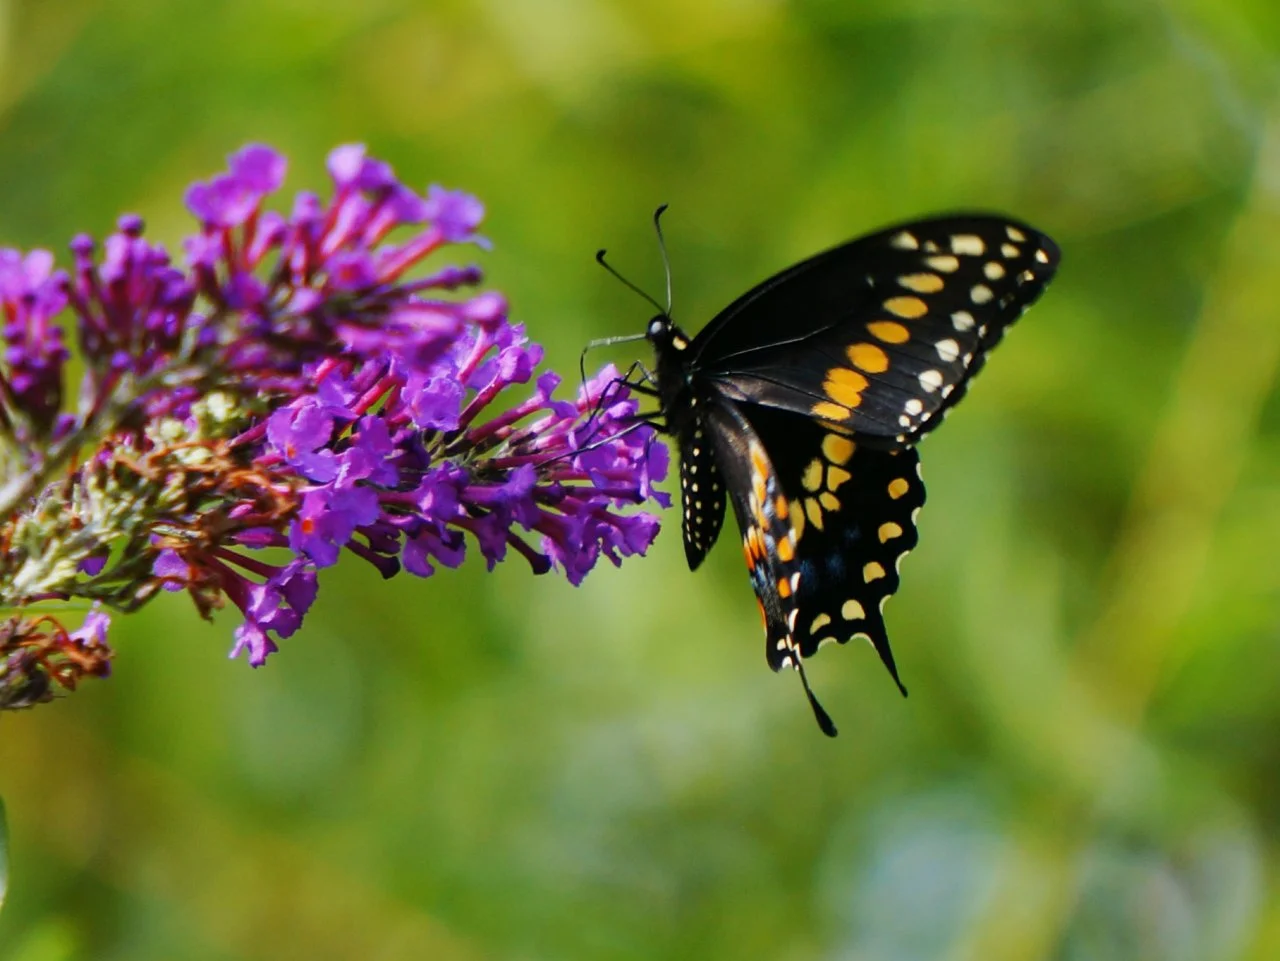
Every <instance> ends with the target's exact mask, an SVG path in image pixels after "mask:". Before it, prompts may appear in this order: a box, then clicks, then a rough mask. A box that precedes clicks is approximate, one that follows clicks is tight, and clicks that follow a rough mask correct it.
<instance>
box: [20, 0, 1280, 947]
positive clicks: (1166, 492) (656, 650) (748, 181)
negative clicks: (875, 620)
mask: <svg viewBox="0 0 1280 961" xmlns="http://www.w3.org/2000/svg"><path fill="white" fill-rule="evenodd" d="M0 68H2V72H0V242H2V243H5V244H13V245H19V246H24V247H27V246H44V247H53V248H56V249H58V250H60V251H61V250H65V243H66V241H67V240H68V239H69V238H70V236H71V235H72V234H73V233H74V232H76V231H79V230H88V231H92V232H94V233H96V234H99V235H101V234H102V233H104V232H106V231H107V230H108V229H110V226H111V224H112V223H113V221H114V218H115V217H116V215H117V214H119V213H121V212H123V211H137V212H140V213H142V214H143V215H144V216H145V217H146V218H147V220H148V222H149V224H150V225H151V230H152V233H153V234H154V235H156V236H158V237H160V238H162V239H163V240H165V241H166V242H168V243H170V244H176V242H177V241H178V239H179V238H180V237H181V236H182V235H183V234H184V233H185V232H186V231H188V230H189V229H190V224H189V221H188V219H187V217H186V214H185V213H184V211H183V208H182V205H181V195H182V191H183V189H184V187H185V185H186V184H187V183H188V182H190V181H191V180H193V179H196V178H199V177H204V176H207V175H209V174H210V173H212V172H214V171H216V170H218V169H220V168H221V166H222V164H223V159H224V157H225V155H226V154H227V153H229V152H231V151H232V150H234V149H235V148H237V147H239V146H240V145H241V144H243V143H245V142H246V141H250V140H266V141H268V142H270V143H272V144H274V145H275V146H277V147H279V148H281V149H282V150H284V151H285V152H286V153H287V154H288V155H289V157H290V158H291V161H292V166H291V172H290V181H289V187H290V188H291V189H297V188H303V187H322V186H323V185H324V183H325V180H324V179H323V161H324V156H325V154H326V152H327V151H328V150H329V149H330V148H331V147H333V146H334V145H336V144H338V143H342V142H348V141H353V140H358V141H363V142H365V143H367V144H368V145H369V146H370V148H371V149H372V150H373V151H374V153H375V154H377V155H379V156H381V157H384V158H386V159H387V160H389V161H391V162H392V163H393V164H394V166H395V167H396V169H397V171H398V172H399V173H400V174H401V175H402V176H403V177H404V179H405V180H406V181H407V182H409V183H413V184H417V185H419V186H424V185H425V184H426V183H427V182H429V181H436V182H440V183H443V184H445V185H447V186H454V187H465V188H467V189H469V190H472V191H474V192H476V193H477V194H479V195H480V196H481V197H482V198H483V199H484V200H485V201H486V202H487V203H488V205H489V209H490V216H489V219H488V221H487V224H486V227H485V233H486V234H487V235H488V236H489V237H491V238H492V239H493V241H494V242H495V249H494V250H493V251H492V252H491V253H488V254H484V255H483V258H482V263H483V264H484V265H485V266H486V268H487V270H488V272H489V276H490V280H491V282H492V284H493V285H494V286H496V287H498V288H500V289H502V290H504V291H505V292H506V293H507V294H508V295H509V296H510V298H511V301H512V303H513V305H514V314H515V316H516V317H517V319H520V320H523V321H526V322H527V323H528V325H529V327H530V329H531V332H532V333H533V335H534V336H535V338H537V339H539V340H541V341H542V342H544V343H545V344H546V345H547V347H548V361H549V363H550V364H551V365H552V366H554V367H556V368H557V369H559V370H561V371H563V372H566V373H568V372H571V371H573V369H574V367H575V365H576V361H577V356H578V350H579V349H580V347H581V345H582V344H583V343H584V342H585V341H586V340H587V339H589V338H591V337H594V336H601V335H609V334H623V333H630V332H636V331H639V330H640V329H641V328H642V325H643V323H644V322H645V320H646V319H647V317H648V309H647V308H646V307H645V305H644V304H643V303H641V302H640V301H639V300H638V299H637V298H635V297H634V296H633V295H630V294H628V293H627V292H626V291H625V290H623V289H622V288H621V287H620V286H619V285H618V284H617V283H615V282H614V281H612V280H610V279H609V278H608V277H607V276H605V274H604V273H603V272H602V271H601V270H600V269H599V268H598V267H596V266H595V264H594V263H593V262H592V254H593V253H594V252H595V250H596V248H597V247H601V246H608V247H609V248H610V250H611V252H612V254H613V259H614V261H615V263H616V264H617V265H618V266H619V268H620V269H622V270H623V271H624V272H626V273H628V274H629V275H630V276H632V277H634V278H635V279H636V280H637V281H638V282H640V283H642V284H643V285H645V286H648V287H649V288H650V289H655V290H656V289H658V288H659V287H660V283H661V280H660V268H659V266H658V257H657V251H656V249H655V245H654V242H653V237H652V234H651V230H650V225H649V215H650V213H651V211H652V209H653V207H654V206H655V205H656V204H657V203H659V202H662V201H666V202H669V203H670V204H671V211H670V215H669V217H668V220H667V224H666V226H667V230H668V237H669V244H670V249H671V257H672V261H673V264H674V271H675V285H676V286H675V301H676V316H677V319H678V320H680V321H681V322H682V323H684V324H686V326H688V327H689V328H691V329H697V328H698V327H699V326H701V324H702V323H703V322H704V320H705V319H706V318H708V317H709V316H710V315H711V314H712V313H713V312H714V311H715V310H716V309H718V308H719V307H720V306H722V305H723V304H725V303H727V302H728V301H729V300H730V299H731V298H732V297H734V296H736V295H737V294H738V293H739V292H741V291H742V290H744V289H745V288H746V287H747V286H748V285H750V284H752V283H754V282H755V281H757V280H759V279H761V278H762V277H763V276H764V275H766V274H767V273H769V272H771V271H773V270H775V269H777V268H780V267H782V266H784V265H786V264H788V263H790V262H791V261H793V260H795V259H798V258H800V257H802V256H804V255H806V254H809V253H811V252H813V251H815V250H818V249H820V248H822V247H825V246H827V245H830V244H833V243H835V242H838V241H840V240H842V239H845V238H847V237H849V236H852V235H854V234H857V233H861V232H863V231H865V230H869V229H871V228H873V227H875V226H878V225H881V224H883V223H886V222H889V221H893V220H898V219H902V218H906V217H911V216H916V215H921V214H924V213H928V212H935V211H940V210H946V209H953V208H957V207H965V208H993V209H997V210H1003V211H1007V212H1009V213H1012V214H1014V215H1016V216H1018V217H1021V218H1025V219H1026V220H1028V221H1030V222H1031V223H1033V224H1035V225H1036V226H1038V227H1040V228H1042V229H1044V230H1045V231H1047V232H1048V233H1050V234H1051V235H1052V236H1054V237H1055V238H1056V239H1057V240H1058V241H1059V243H1060V244H1061V246H1062V248H1063V251H1064V263H1063V268H1062V271H1061V274H1060V276H1059V279H1058V281H1057V282H1056V283H1055V284H1054V286H1052V287H1051V288H1050V290H1049V292H1048V294H1047V295H1046V297H1045V300H1044V301H1043V303H1042V304H1041V305H1040V306H1038V307H1037V308H1036V309H1035V310H1033V311H1032V313H1031V314H1029V315H1028V316H1027V318H1025V319H1024V320H1023V322H1022V323H1021V324H1020V325H1019V327H1018V328H1017V329H1016V330H1015V332H1014V333H1013V335H1012V336H1011V337H1010V338H1009V340H1008V341H1007V343H1006V344H1005V345H1004V346H1002V347H1001V348H1000V350H999V351H998V353H997V354H996V356H995V357H994V358H993V359H992V362H991V364H990V366H989V368H988V370H987V372H986V373H984V374H983V376H982V378H981V379H980V381H979V383H978V384H977V386H976V388H975V390H974V391H973V393H972V395H971V396H970V397H969V399H967V400H966V401H965V403H964V404H963V405H962V409H961V410H960V411H959V413H958V414H956V415H955V416H954V417H952V418H950V419H949V421H948V423H947V425H946V427H945V428H944V429H942V430H941V431H939V432H938V433H937V435H936V436H934V437H931V438H930V439H929V440H928V441H927V442H926V444H925V445H924V451H923V453H924V467H925V477H926V479H927V481H928V483H929V497H930V500H929V505H928V506H927V507H926V509H925V511H924V514H923V515H922V518H921V535H922V538H921V544H920V547H919V549H918V550H917V551H916V552H915V553H914V554H913V555H912V556H911V558H909V559H908V561H907V562H906V564H905V565H904V584H903V588H902V590H901V592H900V594H899V595H898V597H897V598H896V600H895V601H894V602H892V603H891V604H890V605H889V608H888V620H889V627H890V632H891V635H892V637H893V639H894V643H895V647H896V650H897V652H898V663H899V665H900V667H901V669H902V671H903V676H904V678H905V680H906V683H907V684H908V686H909V687H910V688H911V691H912V696H911V698H910V699H909V700H907V701H903V700H902V699H901V698H900V697H899V696H898V695H897V694H896V692H895V690H894V688H893V685H892V684H891V683H890V681H889V679H888V678H887V677H886V676H885V674H884V671H883V669H882V668H881V667H880V666H879V664H878V663H877V662H876V659H875V657H874V655H873V653H872V652H871V651H870V649H869V648H868V647H867V646H866V645H861V644H857V645H852V646H850V647H848V648H844V649H838V650H836V651H832V652H828V653H825V654H824V655H823V656H822V657H820V658H818V659H817V660H815V661H814V662H813V664H812V670H811V674H810V676H811V678H812V679H813V681H814V683H815V686H816V687H817V689H818V691H819V692H820V694H821V696H822V698H823V700H824V702H825V703H826V705H827V707H828V709H829V710H830V711H831V713H832V714H833V715H834V717H835V719H836V721H837V722H838V724H839V725H840V728H841V731H842V732H843V733H842V735H841V737H840V738H839V739H838V740H836V741H834V742H831V741H828V740H827V739H825V738H823V737H822V736H821V735H820V734H819V732H818V731H817V730H816V728H815V727H814V724H813V719H812V717H811V716H810V714H809V711H808V708H807V707H806V706H805V704H804V702H803V699H802V697H801V695H800V691H799V685H798V684H796V683H795V678H794V677H791V676H789V675H788V676H782V677H775V676H773V675H772V674H770V672H769V671H768V669H767V668H766V666H765V663H764V657H763V650H762V647H763V643H762V639H761V637H760V629H759V623H758V619H757V614H756V608H755V604H754V603H753V602H752V600H751V594H750V589H749V586H748V584H747V579H746V576H745V573H744V571H743V569H742V561H741V557H740V554H739V552H738V551H737V550H736V549H735V548H734V546H733V544H732V541H733V540H734V539H733V538H732V537H730V538H729V541H730V542H731V543H730V544H729V545H728V546H725V547H722V548H721V549H720V550H718V551H716V552H715V553H714V554H713V556H712V557H711V559H710V563H709V564H708V565H707V567H706V569H704V570H702V571H700V572H699V573H698V574H697V575H690V574H689V572H688V571H687V570H685V569H684V561H683V554H682V550H681V547H680V543H679V534H678V529H679V526H678V516H677V514H676V512H675V511H671V512H669V513H668V515H667V517H666V524H667V526H666V529H665V530H664V532H663V534H662V536H661V537H660V538H659V541H658V543H657V545H656V547H655V548H654V550H653V551H652V552H651V553H650V556H649V557H648V558H646V559H637V560H634V561H632V562H630V563H628V564H626V565H625V566H624V567H623V568H622V569H621V570H614V569H612V568H608V569H601V570H599V571H598V572H597V573H595V574H593V575H592V576H591V577H590V578H588V580H587V582H586V583H585V585H584V586H582V587H581V588H578V589H574V588H571V587H569V586H568V585H567V584H566V583H565V582H564V581H563V580H562V579H558V578H556V577H554V576H551V577H544V578H534V577H532V576H531V575H530V574H529V572H528V569H527V568H526V567H524V566H523V565H522V563H521V562H520V561H518V560H516V561H513V562H512V563H510V564H507V565H504V566H502V567H501V568H500V569H499V570H497V571H495V572H494V573H493V574H486V573H485V571H484V569H483V565H482V564H479V563H474V562H472V563H469V564H468V566H467V567H466V568H465V569H463V570H460V571H456V572H450V571H445V572H443V573H441V574H439V575H438V576H436V577H434V578H432V579H430V580H427V581H420V580H415V579H413V578H410V577H407V576H404V577H401V578H398V579H396V580H395V581H394V582H392V583H390V584H384V583H381V582H380V581H379V580H378V579H377V577H376V576H375V574H374V572H373V571H372V570H371V569H369V568H368V567H367V566H365V565H362V564H360V563H352V564H347V565H345V566H342V567H340V568H338V569H336V570H330V571H327V572H326V576H325V577H324V578H323V580H322V588H323V589H322V592H321V600H320V603H319V605H318V607H317V609H316V610H315V611H314V612H313V613H312V614H311V615H310V617H309V619H308V621H307V625H306V630H305V631H304V632H303V633H302V634H301V635H300V636H297V637H295V638H293V639H291V640H289V641H287V642H285V644H284V649H283V652H282V653H281V654H279V655H278V656H277V657H275V658H273V659H272V661H271V662H270V664H269V665H268V666H267V667H266V668H264V669H262V670H259V671H252V670H250V669H248V668H247V667H246V666H245V665H244V664H243V662H237V663H233V662H229V661H228V660H227V659H226V652H227V650H228V648H229V645H230V633H231V629H232V627H233V624H234V620H233V619H229V618H227V619H223V620H222V621H221V622H220V623H218V624H216V625H214V626H209V625H206V624H204V623H203V622H201V621H199V620H198V619H197V618H196V616H195V614H194V612H193V610H192V609H191V607H190V605H189V604H188V603H187V602H186V601H185V599H183V598H172V597H170V598H165V599H163V600H161V601H159V602H157V603H155V604H154V605H152V606H151V607H150V608H148V609H147V610H146V611H145V612H143V613H142V614H140V615H138V616H136V617H132V618H128V619H121V620H119V621H118V622H117V625H116V627H115V629H114V634H113V640H114V641H115V642H116V643H117V646H118V651H119V657H118V660H117V670H116V674H115V676H114V678H113V679H112V680H110V681H109V682H106V683H92V684H90V685H89V686H87V687H85V688H83V689H82V690H81V691H80V692H79V693H77V694H76V695H74V696H73V697H71V698H69V699H67V700H65V701H63V702H61V703H59V704H56V705H52V706H48V707H44V708H41V709H39V710H37V711H33V712H29V713H26V714H23V715H17V716H5V717H3V718H0V795H3V797H4V799H5V801H6V803H7V805H8V812H9V818H10V822H11V828H12V832H13V852H12V855H13V871H12V884H13V890H12V892H11V895H10V900H9V903H8V904H7V905H6V906H5V909H4V911H3V913H2V914H0V959H3V961H61V959H82V958H83V959H94V961H97V959H109V961H111V959H122V961H123V959H130V961H132V959H157V961H159V959H182V961H186V959H193V961H206V959H207V961H258V959H261V961H268V959H271V961H275V959H294V958H297V959H317V961H326V959H399V958H431V959H441V961H451V959H462V961H476V959H511V961H542V959H547V961H551V959H577V958H602V959H636V961H641V959H644V961H648V959H666V958H690V959H707V961H714V959H734V961H737V959H744V958H752V959H754V958H763V959H780V961H810V959H812V961H827V959H831V961H916V959H921V961H923V959H949V961H959V959H982V961H1021V959H1064V961H1111V959H1116V961H1148V959H1153V961H1164V959H1177V961H1212V959H1237V958H1239V959H1255V961H1274V959H1276V958H1280V783H1278V780H1277V778H1278V777H1280V696H1277V695H1278V693H1280V651H1278V648H1280V565H1278V564H1277V561H1276V548H1275V544H1276V539H1277V535H1280V397H1278V396H1277V391H1276V390H1275V385H1276V382H1277V366H1278V364H1280V317H1277V313H1278V311H1277V303H1278V300H1280V298H1278V294H1277V290H1276V284H1275V278H1276V277H1277V276H1280V99H1278V98H1280V86H1278V83H1277V81H1280V69H1278V68H1280V7H1277V5H1276V3H1275V2H1274V0H1174V2H1157V0H1151V2H1144V0H1075V2H1053V0H979V2H970V3H966V2H956V0H905V2H893V3H890V2H880V3H842V2H836V0H795V2H771V0H709V2H701V3H694V2H689V0H683V2H676V0H657V2H648V3H641V2H638V0H634V2H621V0H619V2H604V0H487V2H478V0H470V2H465V0H456V2H440V3H426V2H420V3H414V2H409V0H368V2H364V3H351V2H339V0H252V2H250V0H227V2H212V0H201V2H195V0H181V2H176V0H147V2H138V0H134V2H117V3H110V2H102V0H24V2H18V0H9V2H0ZM645 353H646V350H645V349H644V345H643V344H641V345H637V351H636V352H635V353H634V354H632V353H628V352H626V350H624V349H618V350H616V351H615V352H614V353H613V354H612V355H602V356H601V357H600V358H599V360H600V361H601V362H602V361H603V360H604V359H606V356H612V357H613V358H614V359H616V360H619V361H627V360H629V359H630V358H631V357H632V356H644V354H645ZM668 486H670V485H668Z"/></svg>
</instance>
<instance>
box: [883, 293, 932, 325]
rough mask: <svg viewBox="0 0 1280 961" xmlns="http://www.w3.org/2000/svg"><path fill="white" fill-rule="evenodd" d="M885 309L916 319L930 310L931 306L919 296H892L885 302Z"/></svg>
mask: <svg viewBox="0 0 1280 961" xmlns="http://www.w3.org/2000/svg"><path fill="white" fill-rule="evenodd" d="M884 309H885V310H887V311H889V313H891V314H896V315H897V316H899V317H904V318H906V319H907V320H914V319H915V318H917V317H923V316H924V315H925V314H927V313H928V312H929V307H928V305H927V304H925V302H924V301H923V300H921V299H920V298H919V297H890V298H889V299H888V300H886V301H885V302H884Z"/></svg>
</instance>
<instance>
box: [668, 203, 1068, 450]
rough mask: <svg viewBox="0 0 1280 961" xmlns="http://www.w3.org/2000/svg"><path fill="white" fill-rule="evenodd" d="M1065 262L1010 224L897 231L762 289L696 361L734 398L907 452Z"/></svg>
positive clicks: (735, 311) (931, 225) (979, 221)
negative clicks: (817, 421)
mask: <svg viewBox="0 0 1280 961" xmlns="http://www.w3.org/2000/svg"><path fill="white" fill-rule="evenodd" d="M1057 262H1058V250H1057V247H1056V246H1055V245H1054V244H1053V242H1052V241H1050V240H1049V239H1048V238H1047V237H1045V236H1044V235H1043V234H1040V233H1039V232H1037V231H1035V230H1033V229H1032V228H1030V227H1028V226H1026V225H1025V224H1020V223H1016V222H1014V221H1009V220H1004V219H1000V218H992V217H954V218H944V219H941V220H935V221H925V222H921V223H917V224H912V225H907V226H903V227H896V228H891V229H890V230H886V231H881V232H880V233H877V234H873V235H871V236H869V237H864V238H861V239H859V240H856V241H853V242H852V243H849V244H846V245H844V246H842V247H837V248H835V249H834V250H830V251H828V252H826V253H824V254H820V255H818V256H817V257H814V258H812V259H811V260H807V261H805V262H803V263H801V264H799V265H797V266H796V267H793V268H792V269H791V270H789V271H786V272H784V273H783V274H780V275H779V276H778V277H776V278H774V279H773V280H771V281H767V282H765V283H764V284H762V285H761V286H760V287H759V288H756V290H755V291H752V292H751V293H750V294H748V295H746V296H745V297H743V298H740V299H739V300H738V301H737V302H736V303H734V304H733V305H731V306H730V307H729V308H728V309H726V310H725V311H724V312H722V313H721V314H720V315H719V316H718V317H717V318H716V319H715V320H713V321H712V323H711V324H710V325H708V327H707V329H706V330H705V331H704V332H703V333H702V334H700V335H699V336H698V337H697V338H696V339H695V341H694V343H693V349H692V351H691V353H692V354H694V356H695V357H696V366H697V369H698V370H699V371H700V372H704V376H706V377H708V378H710V379H714V381H715V382H716V383H717V385H718V387H719V389H720V390H721V391H723V392H724V393H725V394H726V395H727V396H730V397H733V398H735V399H737V400H740V401H749V402H752V403H756V404H764V405H767V406H771V407H777V408H780V409H784V410H790V411H793V412H795V413H798V414H802V415H804V416H806V417H812V418H815V419H818V420H822V421H825V422H827V423H830V424H832V425H835V426H836V427H837V428H838V429H842V430H845V431H847V432H850V433H853V432H856V433H859V434H864V435H867V438H868V440H872V439H875V438H880V439H881V446H886V447H902V446H905V445H907V444H910V443H914V441H915V440H917V439H918V438H919V437H920V436H921V435H922V434H924V433H925V432H927V431H928V430H930V429H931V428H932V427H933V426H934V425H935V424H937V423H938V421H939V420H940V419H941V417H940V415H941V414H942V413H943V412H945V410H946V409H947V408H949V407H951V406H952V405H954V404H955V403H956V401H958V400H959V399H960V397H961V396H962V395H963V393H964V390H965V388H966V386H967V384H968V382H969V380H970V379H971V378H972V377H973V375H974V374H975V373H976V372H977V371H978V370H979V369H980V367H981V366H982V363H983V359H984V355H985V353H986V352H987V351H988V350H990V349H991V348H992V347H993V346H995V344H996V343H997V342H998V341H999V339H1000V337H1001V336H1002V335H1003V333H1004V330H1005V329H1006V328H1007V327H1008V326H1009V324H1011V323H1013V321H1015V320H1016V319H1017V318H1018V317H1019V316H1020V315H1021V314H1022V312H1023V311H1025V310H1026V308H1027V307H1028V306H1029V305H1030V304H1031V303H1032V302H1034V301H1035V299H1036V298H1037V297H1039V295H1040V293H1041V292H1042V291H1043V289H1044V287H1045V284H1046V283H1048V281H1049V279H1050V277H1052V275H1053V272H1054V270H1055V269H1056V266H1057Z"/></svg>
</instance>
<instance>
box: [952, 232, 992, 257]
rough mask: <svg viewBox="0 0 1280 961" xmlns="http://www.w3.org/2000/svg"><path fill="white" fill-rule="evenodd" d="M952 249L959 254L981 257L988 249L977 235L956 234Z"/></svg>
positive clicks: (953, 238)
mask: <svg viewBox="0 0 1280 961" xmlns="http://www.w3.org/2000/svg"><path fill="white" fill-rule="evenodd" d="M951 249H952V250H953V251H954V252H955V253H957V254H967V255H969V256H971V257H981V256H982V255H983V254H984V253H985V252H986V249H987V245H986V244H984V243H983V242H982V238H981V237H979V236H978V235H977V234H956V235H955V236H953V237H952V238H951Z"/></svg>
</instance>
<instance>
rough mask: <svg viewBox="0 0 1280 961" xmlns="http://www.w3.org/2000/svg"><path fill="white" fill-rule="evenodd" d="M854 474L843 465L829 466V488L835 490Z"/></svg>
mask: <svg viewBox="0 0 1280 961" xmlns="http://www.w3.org/2000/svg"><path fill="white" fill-rule="evenodd" d="M852 476H853V475H852V474H850V473H849V472H848V471H847V470H845V469H844V468H843V467H828V468H827V490H835V489H836V488H837V487H839V486H840V485H841V484H843V483H844V482H845V481H847V480H848V479H849V478H850V477H852Z"/></svg>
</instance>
